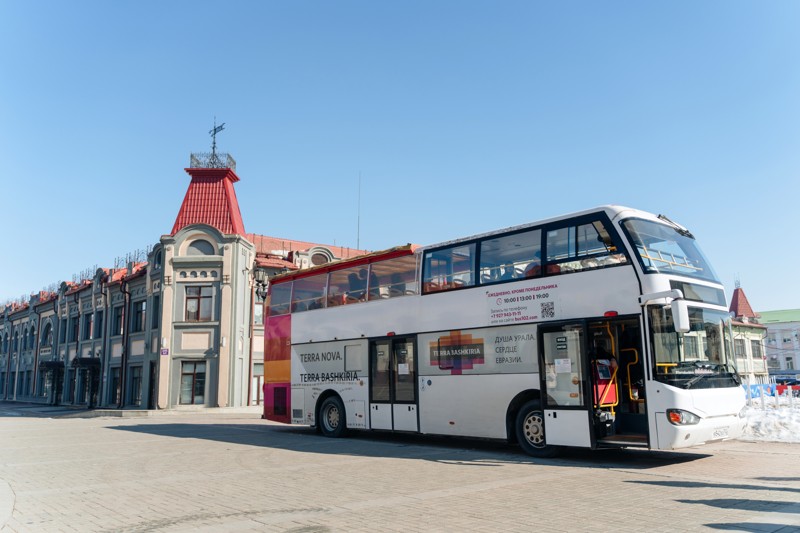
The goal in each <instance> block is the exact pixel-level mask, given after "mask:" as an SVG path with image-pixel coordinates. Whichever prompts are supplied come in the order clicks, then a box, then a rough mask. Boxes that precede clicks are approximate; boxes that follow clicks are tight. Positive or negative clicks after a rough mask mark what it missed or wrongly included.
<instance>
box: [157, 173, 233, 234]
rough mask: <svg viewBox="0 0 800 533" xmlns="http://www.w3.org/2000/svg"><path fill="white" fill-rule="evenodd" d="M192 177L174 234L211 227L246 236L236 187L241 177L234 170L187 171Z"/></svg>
mask: <svg viewBox="0 0 800 533" xmlns="http://www.w3.org/2000/svg"><path fill="white" fill-rule="evenodd" d="M184 170H185V171H186V172H187V173H188V174H189V175H190V176H191V177H192V181H191V183H189V189H188V190H187V191H186V197H184V199H183V204H181V209H180V211H178V217H177V218H176V219H175V224H174V225H173V226H172V235H175V234H176V233H178V232H179V231H180V230H181V229H182V228H185V227H186V226H189V225H191V224H207V225H209V226H213V227H215V228H217V229H218V230H219V231H221V232H222V233H225V234H238V235H244V234H245V231H244V222H243V221H242V213H241V211H240V210H239V201H238V200H237V199H236V191H234V190H233V184H234V183H236V182H237V181H239V177H238V176H237V175H236V173H235V172H234V171H233V170H232V169H230V168H186V169H184Z"/></svg>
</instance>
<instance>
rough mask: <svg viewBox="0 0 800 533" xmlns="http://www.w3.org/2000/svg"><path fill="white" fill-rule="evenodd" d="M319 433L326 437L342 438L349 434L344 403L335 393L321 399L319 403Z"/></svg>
mask: <svg viewBox="0 0 800 533" xmlns="http://www.w3.org/2000/svg"><path fill="white" fill-rule="evenodd" d="M316 419H317V431H319V432H320V433H322V435H323V436H325V437H331V438H336V437H341V436H343V435H344V434H345V433H346V432H347V414H346V412H345V408H344V402H343V401H342V399H341V398H340V397H339V395H338V394H336V393H335V392H330V393H329V394H325V395H323V396H321V397H320V399H319V401H318V403H317V417H316Z"/></svg>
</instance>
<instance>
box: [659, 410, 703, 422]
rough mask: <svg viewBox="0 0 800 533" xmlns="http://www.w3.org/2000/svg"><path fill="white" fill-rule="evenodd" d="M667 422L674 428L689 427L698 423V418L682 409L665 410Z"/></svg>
mask: <svg viewBox="0 0 800 533" xmlns="http://www.w3.org/2000/svg"><path fill="white" fill-rule="evenodd" d="M667 420H669V421H670V422H671V423H672V424H674V425H676V426H691V425H693V424H697V423H698V422H700V417H699V416H697V415H696V414H694V413H690V412H689V411H684V410H683V409H667Z"/></svg>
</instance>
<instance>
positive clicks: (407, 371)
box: [369, 337, 419, 431]
mask: <svg viewBox="0 0 800 533" xmlns="http://www.w3.org/2000/svg"><path fill="white" fill-rule="evenodd" d="M369 365H370V369H369V372H370V374H369V375H370V380H369V383H370V385H369V387H370V390H369V397H370V405H369V414H370V428H372V429H393V430H397V431H418V428H419V424H418V422H417V420H418V419H417V361H416V346H415V339H414V337H390V338H387V339H382V340H375V341H371V342H370V357H369Z"/></svg>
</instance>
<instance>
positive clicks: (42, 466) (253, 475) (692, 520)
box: [0, 403, 800, 533]
mask: <svg viewBox="0 0 800 533" xmlns="http://www.w3.org/2000/svg"><path fill="white" fill-rule="evenodd" d="M103 414H104V413H103V412H94V413H91V412H86V411H73V410H70V409H67V408H52V407H47V406H33V405H25V404H13V403H0V532H2V533H7V532H40V531H80V532H89V531H122V532H138V531H207V532H212V531H213V532H218V531H292V532H304V533H315V532H326V531H348V532H349V531H402V532H409V531H426V532H427V531H487V532H489V531H492V532H493V531H543V532H551V531H564V532H567V531H568V532H575V531H611V530H615V531H637V532H643V531H645V532H650V531H711V530H723V531H725V530H728V531H781V532H787V531H800V503H798V501H800V445H797V444H779V443H751V442H742V441H735V442H726V443H718V444H713V445H709V446H705V447H703V448H698V449H693V450H689V451H685V452H681V453H665V452H641V451H613V452H590V451H587V450H572V451H569V452H567V453H565V454H563V455H562V456H560V457H558V458H555V459H534V458H530V457H528V456H526V455H524V454H523V453H522V452H521V451H519V449H517V448H513V447H508V446H506V445H505V444H502V443H493V442H481V441H468V440H451V439H443V438H420V437H416V436H396V435H365V434H355V435H352V436H350V437H348V438H344V439H338V440H331V439H325V438H323V437H321V436H318V435H317V434H316V433H314V431H313V430H311V429H309V428H305V427H299V426H284V425H281V424H276V423H271V422H267V421H264V420H261V419H260V416H259V414H258V411H257V410H255V409H242V410H238V411H227V410H221V409H208V410H204V411H198V412H181V413H176V412H159V413H157V414H156V416H131V414H129V413H126V416H88V415H103ZM105 414H108V415H111V414H116V415H119V414H120V413H105ZM139 414H145V413H141V412H140V413H139Z"/></svg>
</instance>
